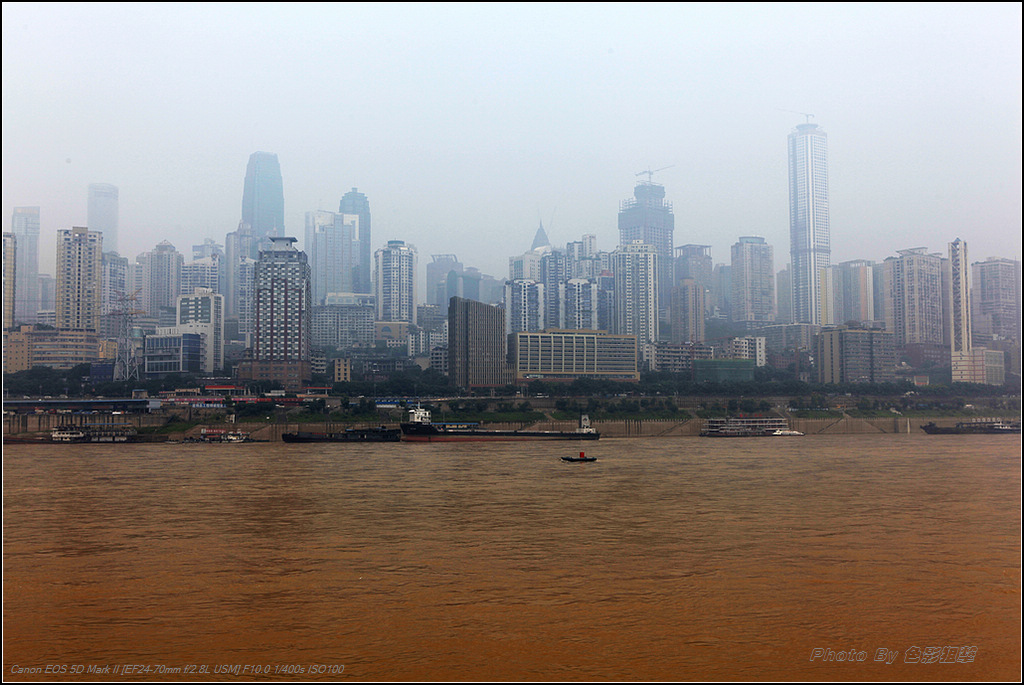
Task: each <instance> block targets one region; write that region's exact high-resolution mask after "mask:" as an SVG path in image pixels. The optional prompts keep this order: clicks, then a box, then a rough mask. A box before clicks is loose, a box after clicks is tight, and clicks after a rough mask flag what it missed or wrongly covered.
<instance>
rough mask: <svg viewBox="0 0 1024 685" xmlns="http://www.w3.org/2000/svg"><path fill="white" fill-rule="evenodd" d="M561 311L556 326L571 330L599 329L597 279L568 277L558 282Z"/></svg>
mask: <svg viewBox="0 0 1024 685" xmlns="http://www.w3.org/2000/svg"><path fill="white" fill-rule="evenodd" d="M558 301H559V302H560V303H561V312H560V317H559V321H558V327H559V328H562V329H572V330H591V331H596V330H600V326H599V325H598V309H599V308H600V307H599V303H600V299H599V295H598V287H597V281H594V280H591V279H588V278H570V279H569V280H568V281H564V282H562V283H559V284H558Z"/></svg>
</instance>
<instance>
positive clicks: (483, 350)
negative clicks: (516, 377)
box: [448, 297, 512, 389]
mask: <svg viewBox="0 0 1024 685" xmlns="http://www.w3.org/2000/svg"><path fill="white" fill-rule="evenodd" d="M507 341H508V338H507V336H506V331H505V313H504V312H503V311H502V310H501V308H500V307H492V306H490V305H487V304H484V303H482V302H477V301H475V300H467V299H464V298H461V297H453V298H451V300H450V301H449V303H448V375H449V376H450V377H451V381H452V384H453V385H455V386H456V387H458V388H465V389H469V388H479V387H485V388H486V387H491V388H494V387H502V386H504V385H508V384H510V383H511V382H512V369H511V367H510V366H509V364H508V342H507Z"/></svg>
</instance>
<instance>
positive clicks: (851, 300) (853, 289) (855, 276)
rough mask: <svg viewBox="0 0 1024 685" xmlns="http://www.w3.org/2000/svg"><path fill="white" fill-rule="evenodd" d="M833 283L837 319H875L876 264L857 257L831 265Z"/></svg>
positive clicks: (860, 321) (841, 322)
mask: <svg viewBox="0 0 1024 685" xmlns="http://www.w3.org/2000/svg"><path fill="white" fill-rule="evenodd" d="M828 270H829V271H830V272H831V274H832V276H831V279H830V280H831V283H832V287H833V298H834V300H833V305H832V310H833V312H834V316H833V319H834V323H837V324H844V323H846V322H848V321H855V322H857V323H859V324H860V323H864V322H867V321H873V320H875V318H876V316H875V304H874V303H875V288H874V264H873V263H872V262H870V261H868V260H866V259H855V260H852V261H848V262H841V263H840V264H837V265H836V266H830V267H828Z"/></svg>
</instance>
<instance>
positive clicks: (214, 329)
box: [175, 287, 224, 373]
mask: <svg viewBox="0 0 1024 685" xmlns="http://www.w3.org/2000/svg"><path fill="white" fill-rule="evenodd" d="M176 304H177V320H176V323H175V328H176V329H177V332H178V333H198V334H199V335H200V339H201V341H202V360H203V361H202V370H203V372H204V373H213V372H215V371H220V370H221V369H223V368H224V296H223V295H221V294H219V293H217V292H215V291H214V290H212V289H211V288H202V287H197V288H195V289H194V290H193V291H192V292H191V293H190V294H187V295H186V294H183V295H181V296H179V297H178V299H177V303H176Z"/></svg>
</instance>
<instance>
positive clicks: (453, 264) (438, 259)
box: [427, 254, 479, 307]
mask: <svg viewBox="0 0 1024 685" xmlns="http://www.w3.org/2000/svg"><path fill="white" fill-rule="evenodd" d="M452 272H455V273H456V274H461V273H462V272H463V266H462V262H460V261H459V258H458V257H456V256H455V255H453V254H435V255H431V256H430V263H429V264H427V304H436V305H438V306H440V307H447V306H448V298H449V297H452V296H453V295H459V293H449V292H448V276H449V274H451V273H452ZM472 299H479V297H475V298H472Z"/></svg>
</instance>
